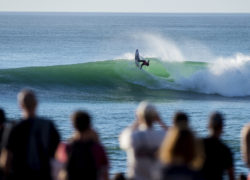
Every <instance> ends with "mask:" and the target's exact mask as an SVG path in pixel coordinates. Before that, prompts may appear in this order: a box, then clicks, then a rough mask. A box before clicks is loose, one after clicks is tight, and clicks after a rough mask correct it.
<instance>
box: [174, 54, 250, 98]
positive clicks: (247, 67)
mask: <svg viewBox="0 0 250 180" xmlns="http://www.w3.org/2000/svg"><path fill="white" fill-rule="evenodd" d="M176 82H177V83H178V84H179V85H181V86H183V87H185V88H187V89H192V90H194V91H199V92H202V93H207V94H220V95H223V96H229V97H233V96H248V95H250V56H247V55H243V54H236V55H235V56H233V57H229V58H223V57H220V58H218V59H216V60H215V61H213V62H212V63H211V64H210V65H209V66H208V68H206V69H203V70H200V71H198V72H196V73H194V74H193V75H191V76H190V77H181V78H179V79H177V80H176Z"/></svg>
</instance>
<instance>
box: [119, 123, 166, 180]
mask: <svg viewBox="0 0 250 180" xmlns="http://www.w3.org/2000/svg"><path fill="white" fill-rule="evenodd" d="M165 134H166V131H163V130H161V131H159V130H154V129H152V128H146V127H145V126H140V127H139V128H138V129H137V130H132V128H131V127H128V128H126V129H125V130H124V131H123V132H122V133H121V135H120V137H119V140H120V147H121V149H123V150H125V151H126V152H127V161H128V162H127V163H128V177H129V178H133V179H135V180H152V179H154V178H153V174H152V173H153V172H154V171H155V170H154V169H155V168H157V167H158V161H157V159H156V157H155V153H156V151H157V150H158V148H159V147H160V145H161V143H162V141H163V139H164V137H165Z"/></svg>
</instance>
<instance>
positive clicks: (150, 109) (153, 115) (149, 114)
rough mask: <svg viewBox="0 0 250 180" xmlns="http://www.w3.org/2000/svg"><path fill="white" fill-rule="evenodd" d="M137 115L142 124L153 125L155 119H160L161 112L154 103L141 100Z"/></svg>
mask: <svg viewBox="0 0 250 180" xmlns="http://www.w3.org/2000/svg"><path fill="white" fill-rule="evenodd" d="M136 117H137V119H138V121H139V123H140V124H144V125H146V126H147V127H152V125H153V123H154V121H155V120H156V119H159V114H158V112H157V111H156V109H155V107H154V106H153V105H151V104H149V103H147V102H141V103H140V104H139V106H138V108H137V110H136Z"/></svg>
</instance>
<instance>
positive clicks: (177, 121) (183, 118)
mask: <svg viewBox="0 0 250 180" xmlns="http://www.w3.org/2000/svg"><path fill="white" fill-rule="evenodd" d="M188 121H189V119H188V115H187V114H186V113H184V112H181V111H179V112H176V113H175V115H174V119H173V123H174V126H176V127H179V128H183V127H184V128H186V127H188Z"/></svg>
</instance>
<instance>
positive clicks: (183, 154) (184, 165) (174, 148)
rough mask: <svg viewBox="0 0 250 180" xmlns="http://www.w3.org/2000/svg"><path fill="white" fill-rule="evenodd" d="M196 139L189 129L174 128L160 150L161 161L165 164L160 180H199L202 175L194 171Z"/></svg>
mask: <svg viewBox="0 0 250 180" xmlns="http://www.w3.org/2000/svg"><path fill="white" fill-rule="evenodd" d="M195 146H196V139H195V137H194V135H193V133H192V131H190V130H189V129H182V128H179V127H173V128H171V129H170V130H169V132H168V134H167V136H166V137H165V139H164V141H163V143H162V146H161V148H160V154H159V155H160V160H161V162H162V163H163V164H164V166H163V168H162V171H161V174H160V176H159V177H157V179H160V180H199V179H201V176H200V174H199V173H198V172H197V171H196V170H195V169H193V168H192V167H193V164H196V163H194V161H196V160H197V158H196V154H197V153H198V152H196V150H197V148H196V147H195Z"/></svg>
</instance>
